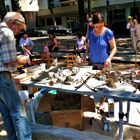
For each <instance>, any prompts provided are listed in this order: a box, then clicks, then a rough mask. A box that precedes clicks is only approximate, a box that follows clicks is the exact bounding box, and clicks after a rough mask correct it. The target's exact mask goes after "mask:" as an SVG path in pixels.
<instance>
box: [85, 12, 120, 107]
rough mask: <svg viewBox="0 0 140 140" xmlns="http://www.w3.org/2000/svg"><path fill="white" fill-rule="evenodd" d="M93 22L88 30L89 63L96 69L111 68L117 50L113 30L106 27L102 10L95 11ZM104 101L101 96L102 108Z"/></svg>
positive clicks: (87, 50)
mask: <svg viewBox="0 0 140 140" xmlns="http://www.w3.org/2000/svg"><path fill="white" fill-rule="evenodd" d="M92 22H93V28H92V29H91V30H90V31H89V32H88V36H87V39H88V45H87V46H88V47H87V49H86V55H88V53H89V64H90V65H92V66H93V69H96V70H101V69H103V68H104V67H107V68H110V67H111V60H112V58H113V56H114V55H115V53H116V51H117V48H116V42H115V39H114V35H113V32H112V31H111V30H110V29H109V28H107V27H105V21H104V18H103V16H102V14H101V13H100V12H95V13H93V17H92ZM85 57H86V56H85ZM103 102H104V98H101V100H100V109H101V108H102V107H103Z"/></svg>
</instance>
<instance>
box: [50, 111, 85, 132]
mask: <svg viewBox="0 0 140 140" xmlns="http://www.w3.org/2000/svg"><path fill="white" fill-rule="evenodd" d="M51 116H52V124H53V125H54V126H60V127H70V128H75V129H78V130H82V129H83V111H82V110H80V109H74V110H61V111H52V112H51Z"/></svg>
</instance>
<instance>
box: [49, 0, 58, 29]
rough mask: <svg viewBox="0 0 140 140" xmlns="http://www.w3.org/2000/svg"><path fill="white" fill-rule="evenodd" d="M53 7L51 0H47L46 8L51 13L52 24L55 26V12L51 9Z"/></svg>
mask: <svg viewBox="0 0 140 140" xmlns="http://www.w3.org/2000/svg"><path fill="white" fill-rule="evenodd" d="M53 7H54V4H53V0H48V9H49V10H50V13H51V17H52V20H53V25H54V26H56V20H55V14H54V11H53Z"/></svg>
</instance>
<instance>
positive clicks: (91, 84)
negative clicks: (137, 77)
mask: <svg viewBox="0 0 140 140" xmlns="http://www.w3.org/2000/svg"><path fill="white" fill-rule="evenodd" d="M68 72H69V71H67V70H65V72H64V73H65V74H66V73H68ZM97 72H98V71H96V70H92V67H91V66H83V67H80V68H79V70H78V71H77V74H76V76H75V81H77V82H74V83H73V84H71V85H67V84H64V83H63V82H56V83H54V84H53V85H52V86H50V84H49V82H48V83H47V82H46V80H45V78H44V79H42V80H41V81H39V82H37V81H31V80H26V81H23V82H21V83H20V84H21V85H26V86H32V87H38V88H47V89H49V90H52V89H56V90H57V91H63V92H64V91H65V93H73V94H84V95H89V96H94V98H97V97H106V98H113V99H114V100H117V101H118V102H119V140H123V117H124V115H125V114H124V113H123V104H122V102H123V101H129V102H130V101H133V102H140V91H139V90H136V91H135V88H134V87H133V86H132V85H131V84H130V83H127V82H123V83H121V82H118V83H117V86H116V88H110V87H108V86H106V85H105V81H104V80H103V78H104V77H102V80H97V79H95V78H92V77H91V76H90V75H91V74H95V73H97ZM76 79H78V80H76ZM80 81H83V82H81V83H80ZM78 84H79V86H78ZM96 87H99V88H96ZM32 118H33V121H34V122H35V117H34V114H33V110H32Z"/></svg>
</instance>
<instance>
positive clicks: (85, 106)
mask: <svg viewBox="0 0 140 140" xmlns="http://www.w3.org/2000/svg"><path fill="white" fill-rule="evenodd" d="M81 110H83V111H91V112H95V102H94V99H92V98H90V96H84V95H81Z"/></svg>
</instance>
